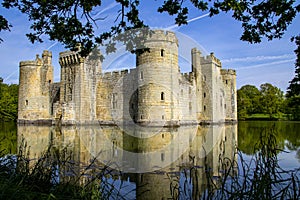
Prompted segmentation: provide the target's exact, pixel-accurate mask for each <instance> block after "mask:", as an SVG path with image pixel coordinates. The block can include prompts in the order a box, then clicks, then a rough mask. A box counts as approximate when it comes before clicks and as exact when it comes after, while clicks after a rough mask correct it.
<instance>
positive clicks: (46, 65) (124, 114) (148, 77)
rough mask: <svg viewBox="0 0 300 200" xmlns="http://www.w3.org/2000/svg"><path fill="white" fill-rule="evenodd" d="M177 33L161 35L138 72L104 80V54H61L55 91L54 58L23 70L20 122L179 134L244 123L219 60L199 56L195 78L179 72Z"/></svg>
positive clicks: (231, 76) (140, 59)
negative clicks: (188, 127) (177, 130)
mask: <svg viewBox="0 0 300 200" xmlns="http://www.w3.org/2000/svg"><path fill="white" fill-rule="evenodd" d="M178 45H179V44H178V40H177V38H176V36H175V34H174V33H172V32H168V31H167V32H164V31H160V30H158V31H154V32H153V33H152V34H151V35H150V36H149V37H148V38H147V40H146V42H145V44H144V46H143V48H145V49H140V50H139V51H137V55H136V56H137V58H136V61H137V66H136V68H135V69H131V70H130V71H128V70H122V71H114V72H107V73H102V71H101V70H102V66H101V61H100V52H99V51H97V50H95V51H93V52H92V53H91V54H90V55H89V56H88V57H87V58H82V57H81V56H80V55H79V54H78V53H77V52H71V51H66V52H62V53H60V59H59V62H60V65H61V81H60V83H52V80H53V67H52V65H51V53H50V52H48V51H44V53H43V58H42V59H40V58H37V59H36V60H35V61H25V62H21V63H20V92H19V121H26V120H32V121H34V120H41V119H42V120H50V121H52V122H53V123H61V124H89V123H91V124H94V123H100V124H117V125H124V124H126V125H133V124H135V123H138V124H142V125H148V126H178V125H181V124H198V123H202V122H203V123H223V122H225V121H236V120H237V115H236V110H237V109H236V74H235V71H234V70H225V69H222V66H221V62H220V60H219V59H217V58H216V57H215V56H214V54H213V53H212V54H210V55H208V56H202V55H201V52H200V51H199V50H197V49H192V50H191V56H192V59H191V60H192V66H191V72H189V73H181V72H180V69H179V66H178Z"/></svg>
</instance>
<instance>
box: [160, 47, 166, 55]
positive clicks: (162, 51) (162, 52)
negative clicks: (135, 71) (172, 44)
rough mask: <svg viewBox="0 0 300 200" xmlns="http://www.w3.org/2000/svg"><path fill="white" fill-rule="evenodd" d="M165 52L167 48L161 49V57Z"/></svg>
mask: <svg viewBox="0 0 300 200" xmlns="http://www.w3.org/2000/svg"><path fill="white" fill-rule="evenodd" d="M164 52H165V50H163V49H161V50H160V56H161V57H163V56H164Z"/></svg>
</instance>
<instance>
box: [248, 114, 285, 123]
mask: <svg viewBox="0 0 300 200" xmlns="http://www.w3.org/2000/svg"><path fill="white" fill-rule="evenodd" d="M245 119H246V120H280V121H283V120H288V114H284V113H280V114H276V115H273V116H272V118H270V115H269V114H264V113H255V114H251V115H249V116H247V117H246V118H245Z"/></svg>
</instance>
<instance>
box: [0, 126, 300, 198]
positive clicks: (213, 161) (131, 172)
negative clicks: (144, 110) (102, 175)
mask: <svg viewBox="0 0 300 200" xmlns="http://www.w3.org/2000/svg"><path fill="white" fill-rule="evenodd" d="M270 131H272V133H273V134H274V135H275V136H276V143H277V146H278V148H280V149H282V150H285V152H281V153H279V154H278V159H279V164H280V166H282V167H283V168H285V169H294V168H297V167H299V164H300V137H299V133H300V123H297V122H239V123H238V124H235V125H214V126H182V127H178V128H145V127H139V128H136V127H135V128H130V127H126V128H124V127H121V128H120V127H117V126H101V127H100V126H68V127H62V128H61V129H58V128H57V127H48V126H18V127H17V126H16V125H14V124H10V123H5V124H1V130H0V139H1V140H0V141H1V144H0V151H3V152H4V153H7V154H16V153H17V147H19V146H20V145H21V143H22V141H23V142H24V141H25V142H26V143H27V146H29V147H30V149H29V157H30V158H32V159H33V158H38V157H40V156H41V155H42V153H43V152H45V151H46V150H47V149H48V147H49V146H50V148H51V150H52V151H55V152H64V156H65V157H69V158H70V160H71V161H72V163H80V164H79V166H80V167H79V168H78V169H77V172H78V174H82V169H83V168H85V167H86V166H88V165H89V163H91V161H93V163H94V164H95V166H94V168H97V166H99V167H103V166H109V169H110V173H109V174H108V175H107V176H106V179H105V180H102V184H103V185H104V186H105V187H106V189H107V190H106V191H112V192H111V193H112V194H111V197H112V199H114V198H118V197H124V198H125V199H168V198H172V197H174V196H176V195H178V191H179V190H178V188H182V190H185V193H186V194H185V196H188V197H191V198H195V199H196V197H199V196H201V194H202V192H203V191H204V190H205V189H207V181H206V177H207V173H209V174H210V176H211V177H218V176H219V175H220V169H221V168H220V160H222V159H224V158H229V159H230V160H231V161H236V163H239V161H238V159H239V158H238V157H237V154H236V152H237V147H238V149H239V150H240V152H241V153H242V156H243V158H245V159H246V160H247V159H248V160H250V158H251V157H252V155H253V154H254V152H255V148H254V147H255V144H256V143H257V142H258V140H259V138H260V134H261V133H262V132H266V133H268V132H270ZM287 152H288V153H287ZM77 166H78V165H77ZM236 167H238V166H236ZM71 168H72V167H70V168H64V169H59V168H58V169H57V170H58V171H60V172H62V171H63V173H60V174H63V175H64V176H73V175H74V174H76V170H74V169H71ZM191 168H193V169H194V170H193V171H191V170H186V169H191ZM207 169H209V170H207ZM119 172H122V173H119ZM89 175H91V172H89ZM86 177H88V176H86ZM60 178H62V177H58V178H57V179H58V180H60ZM85 181H86V180H84V178H83V180H82V182H85ZM104 183H106V184H104ZM172 188H173V189H172ZM174 188H177V191H176V190H174ZM176 192H177V194H175V193H176Z"/></svg>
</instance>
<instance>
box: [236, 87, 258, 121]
mask: <svg viewBox="0 0 300 200" xmlns="http://www.w3.org/2000/svg"><path fill="white" fill-rule="evenodd" d="M260 96H261V94H260V91H259V90H258V89H257V88H256V87H255V86H254V85H244V86H243V87H241V88H240V89H239V90H238V91H237V103H238V118H239V119H245V118H246V117H247V116H248V115H249V114H254V113H259V112H260V103H259V100H260Z"/></svg>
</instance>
